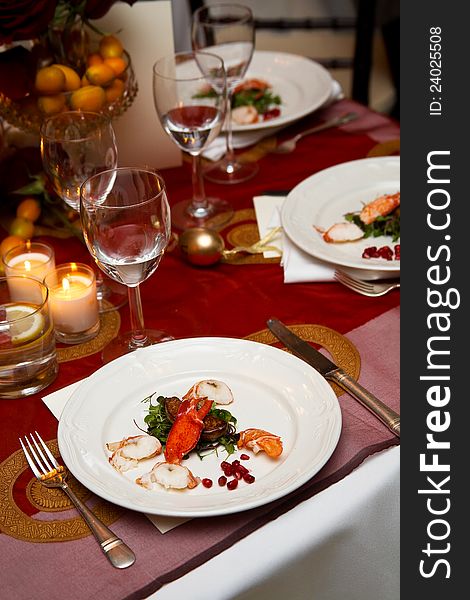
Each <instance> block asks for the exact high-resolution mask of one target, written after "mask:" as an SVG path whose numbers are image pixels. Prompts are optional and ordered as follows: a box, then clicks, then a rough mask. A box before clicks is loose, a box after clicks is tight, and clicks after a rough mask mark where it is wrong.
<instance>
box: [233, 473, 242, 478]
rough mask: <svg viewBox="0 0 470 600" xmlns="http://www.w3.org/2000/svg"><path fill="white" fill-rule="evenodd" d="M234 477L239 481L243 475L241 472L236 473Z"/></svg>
mask: <svg viewBox="0 0 470 600" xmlns="http://www.w3.org/2000/svg"><path fill="white" fill-rule="evenodd" d="M233 476H234V477H235V479H238V480H240V479H241V478H242V474H241V473H240V471H234V472H233Z"/></svg>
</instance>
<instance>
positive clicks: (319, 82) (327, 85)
mask: <svg viewBox="0 0 470 600" xmlns="http://www.w3.org/2000/svg"><path fill="white" fill-rule="evenodd" d="M247 79H262V80H264V81H266V83H268V84H269V85H270V86H271V88H272V93H273V94H275V95H279V96H280V98H281V105H280V106H279V108H280V111H281V113H280V115H279V117H275V118H273V119H269V120H267V121H263V120H260V121H258V122H256V123H252V124H249V125H239V124H237V123H235V122H233V131H251V130H254V129H265V128H267V127H278V126H284V125H287V124H289V123H292V122H293V121H296V120H298V119H300V118H302V117H304V116H305V115H308V114H309V113H311V112H313V111H314V110H316V109H318V108H319V107H320V106H322V105H323V104H324V103H325V102H326V101H327V100H328V98H329V97H330V96H331V94H332V91H333V79H332V77H331V75H330V74H329V73H328V71H327V70H326V69H325V68H324V67H323V66H322V65H320V64H319V63H317V62H315V61H313V60H311V59H309V58H306V57H305V56H300V55H297V54H289V53H286V52H268V51H255V52H254V54H253V58H252V60H251V63H250V66H249V67H248V71H247V73H246V75H245V77H244V81H245V80H247Z"/></svg>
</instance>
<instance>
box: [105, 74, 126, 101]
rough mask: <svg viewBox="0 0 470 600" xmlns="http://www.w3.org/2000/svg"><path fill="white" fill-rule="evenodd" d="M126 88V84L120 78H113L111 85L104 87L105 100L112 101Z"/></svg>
mask: <svg viewBox="0 0 470 600" xmlns="http://www.w3.org/2000/svg"><path fill="white" fill-rule="evenodd" d="M125 89H126V84H125V83H124V81H122V79H115V80H114V81H113V83H112V84H111V85H108V87H107V88H106V89H105V94H106V102H114V101H115V100H117V99H118V98H120V97H121V96H122V93H123V92H124V90H125Z"/></svg>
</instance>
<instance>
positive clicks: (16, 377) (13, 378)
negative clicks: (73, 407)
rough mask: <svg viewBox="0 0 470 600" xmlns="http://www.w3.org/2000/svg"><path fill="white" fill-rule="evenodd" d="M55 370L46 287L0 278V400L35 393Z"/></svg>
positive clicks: (23, 279)
mask: <svg viewBox="0 0 470 600" xmlns="http://www.w3.org/2000/svg"><path fill="white" fill-rule="evenodd" d="M26 284H27V285H26ZM12 290H13V292H14V294H13V296H12ZM22 294H23V295H22ZM32 296H33V297H34V298H37V299H38V300H37V301H31V300H30V298H31V297H32ZM58 370H59V367H58V363H57V356H56V346H55V337H54V328H53V325H52V319H51V318H50V313H49V293H48V290H47V287H46V286H45V285H44V284H43V283H41V282H40V281H37V279H32V278H28V277H9V278H6V277H1V278H0V398H22V397H24V396H29V395H30V394H35V393H36V392H39V391H40V390H42V389H44V388H45V387H46V386H48V385H49V384H50V383H52V381H53V380H54V379H55V378H56V375H57V373H58Z"/></svg>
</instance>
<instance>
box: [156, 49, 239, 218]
mask: <svg viewBox="0 0 470 600" xmlns="http://www.w3.org/2000/svg"><path fill="white" fill-rule="evenodd" d="M203 71H204V72H203ZM153 96H154V101H155V108H156V109H157V113H158V116H159V119H160V122H161V124H162V126H163V128H164V130H165V131H166V133H167V134H168V135H169V136H170V137H171V138H172V140H173V141H174V142H175V143H176V144H177V145H178V146H179V147H180V148H181V150H184V151H185V152H187V153H188V154H190V155H191V156H192V157H193V158H192V161H193V166H192V183H193V197H192V199H191V200H183V201H181V202H179V203H177V204H176V205H174V206H173V207H172V221H173V225H174V226H175V227H177V228H178V229H187V228H189V227H200V226H201V225H204V224H207V223H209V224H210V225H212V226H214V227H220V226H222V225H223V224H224V223H227V222H228V221H229V220H230V219H231V217H232V215H233V209H232V207H231V206H230V204H229V203H228V202H226V201H225V200H222V199H220V198H212V197H207V196H206V193H205V190H204V180H203V176H202V172H201V158H200V155H201V152H202V150H203V149H204V148H205V147H206V146H207V145H208V144H209V143H210V142H211V141H212V140H213V139H214V138H215V137H216V136H217V135H218V133H219V132H220V129H221V127H222V123H223V121H224V117H225V106H226V78H225V70H224V64H223V61H222V59H221V58H219V57H218V56H214V55H212V54H206V53H202V52H201V53H194V52H180V53H177V54H172V55H170V56H164V57H163V58H161V59H160V60H158V61H157V62H156V63H155V65H154V67H153Z"/></svg>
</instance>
